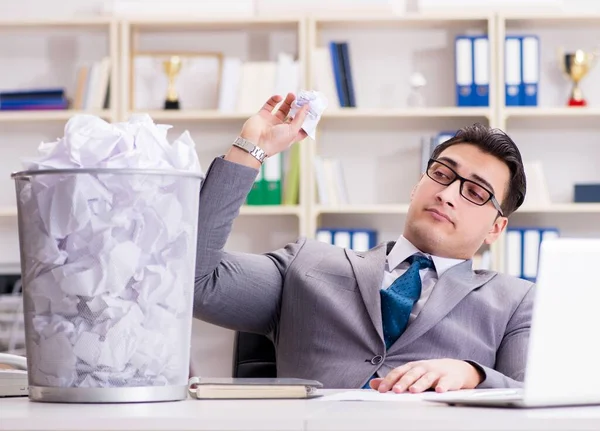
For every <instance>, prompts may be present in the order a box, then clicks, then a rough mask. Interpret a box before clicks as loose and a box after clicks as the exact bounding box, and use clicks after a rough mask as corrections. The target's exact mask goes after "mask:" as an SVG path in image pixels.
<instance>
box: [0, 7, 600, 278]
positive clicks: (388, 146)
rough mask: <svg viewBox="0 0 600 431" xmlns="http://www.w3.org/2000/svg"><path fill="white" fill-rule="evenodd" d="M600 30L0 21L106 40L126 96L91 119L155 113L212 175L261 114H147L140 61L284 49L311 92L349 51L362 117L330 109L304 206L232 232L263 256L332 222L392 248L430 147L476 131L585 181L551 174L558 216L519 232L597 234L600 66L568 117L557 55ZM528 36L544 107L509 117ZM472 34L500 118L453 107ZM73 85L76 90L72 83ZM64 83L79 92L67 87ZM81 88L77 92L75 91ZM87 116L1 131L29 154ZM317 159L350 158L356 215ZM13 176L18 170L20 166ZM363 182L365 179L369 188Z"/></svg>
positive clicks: (410, 18) (375, 20)
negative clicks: (458, 41) (508, 101)
mask: <svg viewBox="0 0 600 431" xmlns="http://www.w3.org/2000/svg"><path fill="white" fill-rule="evenodd" d="M599 24H600V15H598V14H585V13H579V14H571V13H565V14H546V13H544V14H532V13H531V14H529V13H528V14H493V15H492V14H455V15H446V14H444V15H439V14H438V15H434V14H424V15H418V14H407V15H404V16H393V15H389V16H383V15H368V14H365V15H361V16H358V15H351V16H331V15H319V14H316V15H313V16H309V17H300V18H299V17H288V16H281V17H277V16H266V17H231V18H216V19H213V18H209V17H206V18H194V19H190V18H188V17H181V18H168V19H160V18H156V19H154V18H143V19H124V20H116V19H113V18H111V17H91V18H76V19H69V20H21V21H18V20H11V21H2V20H0V35H5V34H9V33H11V32H12V33H15V32H16V33H17V34H21V35H26V34H29V33H39V32H40V31H49V32H50V33H52V32H57V34H58V35H59V37H63V38H64V37H65V36H64V35H65V34H76V35H79V34H86V33H92V34H98V33H100V34H104V35H105V38H106V46H105V52H106V54H107V55H109V56H110V58H111V59H114V60H115V61H113V62H112V68H111V74H112V76H113V77H114V83H115V85H113V86H111V100H112V101H114V103H112V104H111V106H110V109H107V110H100V111H87V112H88V113H90V114H94V115H98V116H100V117H102V118H104V119H106V120H108V121H117V120H118V121H120V120H125V119H126V118H128V116H129V115H131V114H135V113H140V112H145V113H148V114H149V115H150V116H151V117H152V118H153V119H154V120H155V121H156V122H161V123H167V124H172V125H173V126H174V127H173V132H174V133H175V134H179V133H181V132H183V131H184V130H189V131H190V132H191V133H192V136H193V137H194V141H195V142H196V145H197V147H198V152H199V156H200V159H201V162H202V166H203V168H204V169H206V168H207V167H208V163H209V162H210V160H212V158H213V157H214V156H216V155H218V154H221V153H222V152H223V151H224V150H225V149H226V148H227V147H228V144H229V142H230V141H232V140H233V138H234V137H235V135H236V133H237V132H238V131H239V128H240V127H241V125H242V124H243V122H244V121H245V120H246V119H247V118H248V117H249V116H250V115H251V111H243V112H237V111H234V112H222V111H219V109H217V108H216V107H213V108H206V109H197V108H191V109H182V110H179V111H165V110H162V109H136V107H135V106H134V104H133V103H132V102H133V98H134V93H133V91H134V88H133V87H134V85H133V73H132V69H133V67H132V64H133V63H132V59H133V58H134V56H135V55H137V54H138V53H140V52H144V51H145V50H149V49H150V48H152V49H157V50H173V49H177V50H187V51H193V50H197V51H215V50H217V51H222V52H226V53H227V52H228V53H232V54H235V55H239V56H241V57H244V58H250V59H257V60H267V59H272V58H273V56H274V55H276V52H277V51H278V50H281V49H284V50H288V51H290V52H291V53H293V54H294V55H295V56H297V58H298V60H299V62H300V64H301V68H302V72H303V81H302V82H301V84H302V85H301V88H313V87H314V83H315V77H314V74H315V73H316V72H317V70H315V69H316V67H315V64H314V62H313V61H312V54H313V52H314V50H315V49H316V48H319V47H325V46H326V45H327V43H328V42H329V41H332V40H347V41H348V42H349V44H350V49H351V56H352V62H353V63H354V64H353V69H354V75H355V86H356V91H357V98H358V104H357V107H356V108H339V109H335V108H329V109H328V110H326V112H325V114H324V116H323V118H322V120H321V123H320V125H319V130H318V136H317V140H316V141H315V142H312V141H310V140H306V141H305V142H302V143H300V145H301V152H300V153H301V166H302V175H301V181H300V204H299V205H297V206H296V205H295V206H268V205H264V206H244V207H243V208H242V210H241V217H240V220H238V221H236V226H235V229H234V236H237V239H234V240H233V241H232V242H231V244H230V246H231V248H232V249H234V248H235V249H241V250H242V251H254V252H257V251H266V250H269V249H271V248H277V247H279V246H281V245H282V244H283V243H285V242H287V241H290V240H294V239H295V238H296V237H297V236H298V235H305V236H308V237H311V238H312V237H314V236H315V233H316V230H317V228H319V227H320V226H323V225H325V224H333V223H339V224H340V225H342V226H353V227H372V228H376V229H377V230H379V231H380V233H381V235H380V238H379V240H387V239H394V238H395V237H396V236H397V235H399V234H400V232H401V230H402V224H403V222H404V217H405V215H406V212H407V208H408V200H409V192H410V189H411V188H412V186H413V185H414V183H415V182H416V181H417V180H418V175H419V172H418V163H417V158H418V155H417V154H418V149H417V146H418V141H419V138H420V137H422V136H424V135H431V134H435V133H436V132H438V131H444V130H451V129H456V128H458V127H461V126H463V125H466V124H470V123H473V122H475V121H479V122H483V123H486V124H489V125H490V126H493V127H500V128H502V129H504V130H506V131H507V132H508V133H509V134H510V135H511V136H513V137H514V138H515V140H516V142H517V144H518V145H520V147H521V148H522V151H523V153H524V157H527V158H531V157H534V156H536V155H541V156H542V159H543V162H544V166H546V165H548V166H549V168H548V169H550V167H554V168H556V167H557V166H560V162H561V161H562V160H565V161H566V162H568V163H571V164H572V163H576V165H574V166H578V168H577V169H563V170H560V169H559V170H556V169H555V170H553V172H559V173H560V175H558V176H557V177H556V178H555V177H554V176H553V178H552V179H551V180H550V182H549V187H550V189H551V191H552V204H551V205H533V206H528V207H523V208H521V209H520V210H519V211H518V212H517V213H516V214H515V215H514V216H513V219H514V222H515V223H518V224H522V223H525V224H526V223H532V224H535V223H541V224H547V225H552V226H553V225H555V224H556V225H561V226H563V227H564V229H565V232H567V233H569V232H575V233H578V234H583V235H591V234H595V233H597V232H595V231H594V227H593V226H592V224H591V223H590V224H589V226H588V224H586V223H587V221H588V220H593V218H594V217H597V216H598V215H600V204H575V203H572V202H571V200H570V199H569V194H568V191H569V189H570V188H571V187H572V185H573V184H574V182H575V181H579V180H595V181H598V180H599V178H598V174H597V173H596V170H595V169H596V168H595V167H594V166H593V163H592V161H593V160H598V158H599V157H600V149H599V148H600V147H598V146H597V140H595V135H596V134H597V132H598V130H597V129H598V126H597V124H598V120H599V119H600V86H599V85H598V84H597V82H598V81H599V80H598V77H600V67H598V66H597V67H596V68H595V69H593V70H592V72H591V73H590V75H589V76H588V77H586V78H585V80H584V81H583V82H582V88H583V91H584V94H585V95H586V96H587V97H588V99H589V101H590V105H589V106H588V107H585V108H577V109H573V108H568V107H566V106H564V103H563V102H564V99H565V98H566V94H567V91H568V86H569V83H568V81H567V80H566V79H564V78H562V77H561V76H560V73H559V71H558V63H557V61H556V58H554V57H553V55H554V54H553V50H554V48H555V47H556V46H558V45H559V43H560V44H564V45H566V47H569V46H570V47H581V48H586V49H592V48H593V43H592V42H593V40H596V39H598V37H600V30H598V29H600V26H599ZM519 31H523V32H530V33H535V34H539V35H540V38H541V39H540V40H541V44H542V45H541V46H542V56H541V58H542V77H541V83H540V103H539V106H536V107H505V106H504V85H503V82H504V45H503V43H502V41H503V40H504V36H505V35H506V34H507V33H510V32H519ZM461 33H468V34H487V35H488V37H489V39H490V53H491V55H490V105H489V107H456V106H455V103H454V70H453V67H454V64H453V59H454V52H453V50H454V45H453V40H454V36H455V35H456V34H461ZM29 46H31V44H30V45H29ZM34 51H35V50H34ZM35 53H37V52H35ZM9 54H10V53H9ZM444 65H446V70H447V73H442V74H440V73H439V70H440V68H443V67H444ZM553 68H554V69H553ZM415 71H419V72H422V73H423V74H424V75H425V77H426V78H427V81H428V84H427V86H426V87H425V95H426V98H427V101H428V105H427V107H423V108H413V107H409V106H407V105H406V103H405V99H406V95H407V91H408V77H409V75H410V73H412V72H415ZM69 78H70V80H72V77H69ZM60 79H62V80H64V81H65V83H66V82H67V81H66V79H65V77H64V76H63V77H61V78H60ZM69 82H70V81H69ZM70 85H71V87H72V85H73V84H72V83H71V84H70ZM67 87H68V85H67ZM257 108H258V106H257ZM80 112H81V111H77V110H65V111H30V112H21V111H19V112H0V125H1V126H2V129H3V133H4V132H5V130H6V131H7V135H8V136H9V137H10V139H14V137H17V138H18V140H22V141H27V142H28V146H27V147H26V148H24V152H25V153H28V154H31V152H32V151H33V150H34V149H35V147H34V146H37V143H38V142H39V138H40V137H41V136H43V137H44V139H46V140H50V139H53V138H55V137H56V136H60V131H61V129H62V125H63V124H64V123H65V122H66V121H67V120H68V119H69V118H70V117H71V116H73V115H75V114H77V113H80ZM30 125H35V129H36V132H35V133H32V132H31V130H29V129H30ZM13 129H14V130H13ZM38 129H39V132H38ZM573 137H574V138H573ZM170 139H173V137H170ZM565 140H568V141H569V146H568V148H569V149H573V150H574V151H569V152H568V154H567V155H565V154H563V153H562V151H563V150H564V151H566V149H565V148H564V146H561V142H563V141H565ZM9 153H10V154H9V155H8V158H7V160H6V161H5V173H7V174H8V173H10V171H12V170H14V169H15V168H16V167H18V166H15V159H16V156H17V155H19V156H21V155H25V154H21V153H18V152H17V150H14V149H11V150H10V152H9ZM319 154H322V155H329V156H335V157H337V156H339V157H340V159H341V162H342V166H343V168H344V172H345V179H346V183H347V186H348V189H349V193H350V198H351V199H350V203H348V204H342V205H334V206H331V205H322V204H320V203H319V201H318V197H317V192H316V181H315V168H314V165H313V159H314V157H315V155H319ZM8 163H11V166H10V167H9V166H8ZM356 172H364V174H363V175H362V176H361V175H357V174H356ZM7 176H8V175H5V177H7ZM565 184H566V185H565ZM13 187H14V185H13V184H12V183H10V181H9V180H6V181H5V186H4V188H3V190H4V191H3V198H2V200H1V201H0V219H1V220H4V222H6V221H7V220H11V223H14V221H15V215H16V210H15V209H14V204H13V202H14V198H13V197H12V194H13ZM361 223H362V224H361ZM365 224H366V225H365ZM263 226H267V227H263ZM272 226H278V229H279V231H276V232H273V233H271V232H270V228H271V227H272ZM585 226H588V227H589V232H588V231H585V232H584V229H583V227H585ZM558 227H560V226H558ZM571 227H573V228H571ZM575 227H577V229H575ZM581 232H583V233H581ZM249 233H250V234H249ZM386 233H388V234H389V236H388V234H386ZM248 235H249V236H248ZM245 236H248V238H250V239H247V238H245ZM238 245H239V246H240V247H238ZM272 245H273V246H274V247H271V246H272ZM492 251H493V254H494V269H498V270H503V264H504V263H503V258H502V255H503V253H504V252H505V251H504V249H503V241H502V240H501V241H499V242H498V243H496V245H495V246H493V247H492Z"/></svg>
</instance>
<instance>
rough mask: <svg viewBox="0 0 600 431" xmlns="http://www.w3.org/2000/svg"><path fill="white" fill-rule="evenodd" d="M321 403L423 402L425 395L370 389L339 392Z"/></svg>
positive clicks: (326, 396)
mask: <svg viewBox="0 0 600 431" xmlns="http://www.w3.org/2000/svg"><path fill="white" fill-rule="evenodd" d="M315 399H318V400H319V401H403V402H406V401H422V400H423V394H410V393H404V394H396V393H394V392H386V393H383V394H382V393H380V392H377V391H374V390H370V389H358V390H354V391H344V392H337V393H335V394H331V395H324V396H322V397H319V398H315Z"/></svg>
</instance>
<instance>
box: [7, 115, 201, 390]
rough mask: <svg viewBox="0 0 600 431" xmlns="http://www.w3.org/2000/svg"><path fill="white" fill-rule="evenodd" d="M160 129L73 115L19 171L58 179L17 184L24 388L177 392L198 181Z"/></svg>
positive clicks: (183, 147)
mask: <svg viewBox="0 0 600 431" xmlns="http://www.w3.org/2000/svg"><path fill="white" fill-rule="evenodd" d="M169 127H170V126H165V125H157V124H154V122H153V121H152V120H151V118H150V117H149V116H147V115H138V116H133V117H132V118H131V119H130V120H129V121H128V122H125V123H119V124H109V123H107V122H105V121H104V120H102V119H100V118H98V117H95V116H92V115H78V116H75V117H73V118H72V119H71V120H69V122H68V123H67V125H66V127H65V131H64V137H63V138H61V139H58V140H57V141H55V142H51V143H42V144H41V145H40V147H39V155H40V157H38V158H36V159H29V160H26V161H25V162H24V166H25V169H26V170H32V171H37V170H40V169H44V170H54V171H55V172H53V173H50V174H37V175H31V176H30V177H28V181H22V180H17V181H19V187H20V189H19V192H18V196H19V211H20V217H21V221H22V223H23V224H22V226H20V228H21V227H22V229H21V232H20V234H21V236H22V238H21V247H22V254H23V257H24V259H25V272H24V277H23V281H24V292H25V301H26V309H25V312H26V315H27V318H28V319H30V322H31V325H30V328H29V330H28V337H29V338H30V342H29V343H28V348H29V349H30V350H28V355H29V356H30V361H29V367H30V374H31V383H32V384H33V385H39V386H52V387H99V388H101V387H121V386H156V385H185V384H186V382H187V377H188V370H189V352H190V333H191V319H192V299H193V284H194V268H195V256H196V253H195V251H196V230H197V213H198V194H199V190H200V183H201V177H202V169H201V166H200V163H199V161H198V157H197V153H196V150H195V144H194V142H193V141H192V139H191V137H190V135H189V134H188V133H187V132H186V133H184V134H182V135H181V136H180V137H179V138H178V139H176V140H175V141H174V142H173V143H169V142H168V140H167V130H168V129H169ZM81 168H84V169H95V168H109V169H134V170H136V172H139V173H133V174H131V173H129V174H119V173H115V171H112V172H111V173H98V172H94V173H75V174H72V173H65V172H61V171H57V170H58V169H81ZM148 169H151V170H156V169H158V170H161V171H163V172H164V174H160V175H156V174H150V173H147V172H146V173H145V172H144V171H143V170H148ZM175 171H178V172H177V174H175ZM181 171H185V172H183V175H181V174H182V172H181ZM188 174H189V175H188Z"/></svg>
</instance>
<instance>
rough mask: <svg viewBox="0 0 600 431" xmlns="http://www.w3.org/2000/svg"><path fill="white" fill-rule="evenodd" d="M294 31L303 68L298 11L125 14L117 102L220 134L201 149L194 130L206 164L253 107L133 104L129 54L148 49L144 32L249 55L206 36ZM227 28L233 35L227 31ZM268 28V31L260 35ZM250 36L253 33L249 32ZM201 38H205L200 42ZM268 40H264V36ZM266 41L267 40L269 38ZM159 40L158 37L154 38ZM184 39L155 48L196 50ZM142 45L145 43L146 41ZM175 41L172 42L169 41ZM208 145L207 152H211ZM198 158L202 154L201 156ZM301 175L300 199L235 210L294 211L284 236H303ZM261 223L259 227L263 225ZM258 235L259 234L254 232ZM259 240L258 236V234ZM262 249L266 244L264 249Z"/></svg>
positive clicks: (251, 215) (125, 111) (246, 213)
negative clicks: (165, 15) (120, 87)
mask: <svg viewBox="0 0 600 431" xmlns="http://www.w3.org/2000/svg"><path fill="white" fill-rule="evenodd" d="M282 31H284V32H288V33H289V32H294V33H295V34H296V40H297V43H296V46H294V47H293V51H294V53H293V54H294V55H295V56H296V57H297V59H298V61H299V63H300V69H301V70H302V72H304V70H305V68H306V59H305V53H306V49H305V43H306V36H305V32H306V24H305V20H304V19H302V18H297V17H256V18H243V17H232V18H227V19H224V18H218V19H210V18H206V19H193V20H190V19H188V18H184V17H182V18H169V19H167V20H160V19H152V18H150V19H147V18H144V19H130V20H124V21H122V23H121V64H122V67H121V72H120V76H121V81H122V83H123V91H122V92H121V94H120V97H121V98H120V102H121V107H122V111H121V112H122V119H123V120H124V119H126V118H128V117H129V116H130V115H132V114H139V113H147V114H149V115H150V116H151V117H152V119H153V120H154V121H155V122H161V123H167V124H172V125H173V126H174V127H175V128H177V130H178V131H183V130H184V129H191V130H198V131H199V134H202V133H204V132H206V130H207V129H209V130H210V137H211V138H214V137H215V136H217V135H219V136H223V138H222V141H220V142H217V143H216V144H217V147H215V148H212V149H211V150H207V152H206V153H204V149H203V148H202V147H203V143H202V142H199V141H198V140H197V139H196V137H195V135H194V134H192V135H193V136H194V141H195V142H196V146H197V148H198V150H199V153H200V154H201V156H202V155H206V154H208V153H210V156H211V157H205V158H204V161H203V168H206V167H207V164H208V163H209V162H210V159H211V158H212V157H214V156H217V155H219V154H223V153H224V152H225V151H226V150H227V148H228V146H229V143H230V142H232V141H233V139H234V138H235V136H236V134H237V133H238V132H239V129H240V128H241V126H242V125H243V123H244V121H245V120H246V119H247V118H248V117H250V116H251V115H252V114H253V112H221V111H219V110H218V109H217V108H216V107H214V108H211V109H183V108H182V109H181V110H162V109H159V110H136V108H135V103H134V97H135V94H134V85H135V77H134V63H133V61H134V60H133V59H134V58H135V56H136V55H137V54H143V53H144V52H147V51H154V50H149V49H148V48H144V40H143V38H144V35H146V36H148V35H151V36H152V37H154V39H153V40H154V41H156V40H158V39H159V38H160V37H161V36H164V37H166V38H167V39H168V38H171V39H173V34H175V33H177V34H179V35H181V41H183V40H184V38H186V37H192V35H193V37H195V38H196V39H195V40H196V41H200V45H203V46H210V49H211V51H213V52H223V53H224V55H227V53H228V52H229V53H231V52H233V53H235V54H234V55H237V56H239V57H247V58H250V57H251V56H253V55H255V56H256V55H257V54H256V53H250V52H248V51H250V50H251V48H247V47H246V48H247V49H246V50H244V49H243V48H240V47H239V46H233V47H232V46H227V45H226V44H225V45H218V43H217V44H215V46H212V45H211V44H210V37H211V36H212V37H213V39H212V40H213V41H214V40H218V38H219V37H220V36H221V35H222V34H224V35H225V38H227V37H229V38H230V39H234V38H235V37H237V36H235V35H238V36H239V35H240V34H243V35H246V36H244V37H247V39H244V43H246V44H248V45H251V44H252V40H251V38H252V37H253V34H254V33H256V32H258V33H261V34H262V36H258V37H262V38H263V40H264V39H268V38H269V36H268V34H269V33H270V32H282ZM204 33H205V34H207V35H209V36H203V34H204ZM232 34H233V35H234V36H232ZM265 34H267V36H265ZM254 36H255V35H254ZM202 40H204V41H205V42H207V43H204V44H203V43H202ZM268 42H269V41H268ZM268 42H267V43H268ZM158 43H160V41H159V42H158ZM186 43H187V42H186V41H183V45H182V46H186V47H185V48H177V47H175V46H170V47H169V48H167V49H164V48H161V49H160V51H167V52H170V51H173V52H174V53H175V52H176V51H177V49H180V50H182V51H185V52H186V53H193V52H195V50H194V49H192V50H190V49H189V44H188V45H186ZM146 45H147V44H146ZM173 45H175V43H173ZM201 52H202V48H200V49H199V50H198V53H201ZM269 55H272V53H266V54H265V53H264V52H263V53H262V56H263V57H262V58H261V60H262V59H264V57H265V56H269ZM300 84H301V88H304V87H305V82H301V83H300ZM261 105H262V101H257V106H256V109H257V110H258V109H259V108H260V106H261ZM211 151H212V152H211ZM305 153H306V151H305V150H302V151H301V160H300V163H301V169H302V171H303V172H304V171H306V160H307V159H306V155H305ZM201 161H202V160H201ZM305 180H306V175H304V174H303V175H301V183H300V205H293V206H290V205H278V206H269V205H256V206H254V205H252V206H250V205H244V206H243V207H242V209H241V211H240V216H241V218H242V219H252V220H260V219H261V218H266V219H265V220H266V221H267V223H266V224H268V223H269V222H268V220H270V219H272V218H273V217H277V218H281V217H294V218H295V219H296V222H295V223H294V224H295V226H296V232H295V233H293V234H290V236H289V238H288V239H289V240H290V241H292V240H294V239H295V237H297V236H298V235H301V236H305V235H307V234H308V232H307V221H306V196H307V189H306V186H305ZM237 223H238V222H237V221H236V226H234V231H233V235H235V234H236V231H237V232H241V233H242V234H243V233H244V229H245V228H246V229H247V230H248V232H245V233H246V234H250V232H253V230H254V229H253V227H247V226H245V225H244V222H242V225H243V226H242V227H240V228H237ZM263 229H264V228H263ZM253 235H256V232H253ZM258 236H259V237H260V235H258ZM257 239H258V240H259V241H260V238H257ZM264 248H266V247H261V246H256V247H254V246H251V247H250V249H249V250H247V251H257V250H264ZM265 251H266V250H265Z"/></svg>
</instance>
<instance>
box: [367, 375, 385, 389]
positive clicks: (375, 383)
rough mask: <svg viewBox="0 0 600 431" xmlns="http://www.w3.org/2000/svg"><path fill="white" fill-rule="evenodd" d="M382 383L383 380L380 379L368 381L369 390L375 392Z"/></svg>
mask: <svg viewBox="0 0 600 431" xmlns="http://www.w3.org/2000/svg"><path fill="white" fill-rule="evenodd" d="M382 381H383V379H382V378H381V377H375V378H374V379H371V381H369V386H370V387H371V389H375V390H377V388H379V385H380V384H381V382H382Z"/></svg>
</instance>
